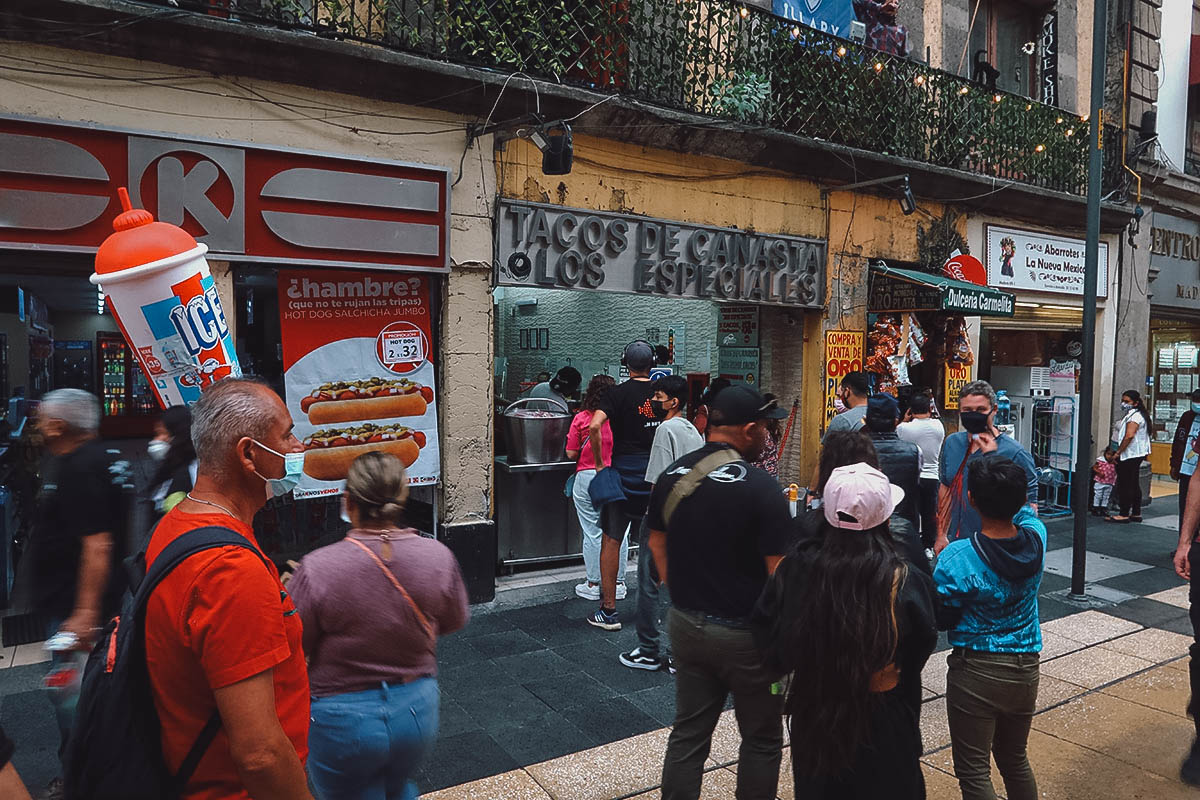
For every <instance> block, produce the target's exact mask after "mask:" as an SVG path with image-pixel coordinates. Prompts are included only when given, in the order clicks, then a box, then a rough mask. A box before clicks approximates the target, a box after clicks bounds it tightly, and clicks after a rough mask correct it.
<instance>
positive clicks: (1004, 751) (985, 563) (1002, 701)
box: [933, 457, 1046, 800]
mask: <svg viewBox="0 0 1200 800" xmlns="http://www.w3.org/2000/svg"><path fill="white" fill-rule="evenodd" d="M967 469H968V471H969V474H968V481H969V483H968V485H969V486H970V494H969V497H970V501H971V504H972V505H973V506H974V507H975V508H976V509H977V510H978V511H979V515H980V517H981V519H982V523H981V529H980V530H978V531H975V532H973V533H972V534H971V535H969V536H968V537H966V538H964V539H959V540H957V541H954V542H951V543H950V545H948V546H947V547H946V549H945V550H943V551H942V554H941V557H940V558H939V559H938V564H937V569H936V570H934V573H933V580H934V583H935V584H936V585H937V596H938V600H939V602H940V605H941V607H940V608H939V611H938V616H939V623H940V627H942V628H944V629H946V630H948V631H949V632H950V644H951V645H952V646H953V648H954V649H953V651H952V652H951V653H950V656H949V658H948V659H947V660H948V663H949V666H950V669H949V671H948V672H947V674H946V711H947V716H948V718H949V723H950V740H951V749H952V752H953V755H954V773H955V775H957V776H958V783H959V787H960V788H961V790H962V796H963V800H995V798H996V792H995V789H994V788H993V786H992V778H991V759H990V755H991V754H992V753H994V754H995V757H996V766H997V767H999V769H1000V775H1001V776H1002V777H1003V778H1004V789H1005V792H1006V794H1007V796H1008V798H1009V800H1037V797H1038V791H1037V782H1036V780H1035V779H1034V777H1033V770H1032V769H1031V768H1030V766H1029V758H1028V756H1027V754H1026V749H1025V746H1026V742H1027V741H1028V739H1029V726H1030V724H1031V722H1032V721H1033V712H1034V707H1035V705H1036V703H1037V692H1038V661H1039V656H1038V654H1039V653H1040V652H1041V649H1042V631H1041V625H1040V623H1039V622H1038V586H1039V585H1040V584H1041V580H1042V562H1043V558H1044V556H1045V552H1046V526H1045V525H1043V524H1042V522H1041V521H1040V520H1038V518H1037V515H1036V514H1035V513H1034V511H1033V509H1031V508H1030V507H1029V506H1027V505H1026V504H1025V502H1026V478H1025V471H1024V470H1023V469H1021V467H1019V466H1017V465H1016V464H1014V463H1013V462H1012V461H1009V460H1008V459H1005V458H997V457H993V458H985V459H979V460H977V461H973V462H971V463H970V464H969V465H968V467H967Z"/></svg>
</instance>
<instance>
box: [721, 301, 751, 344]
mask: <svg viewBox="0 0 1200 800" xmlns="http://www.w3.org/2000/svg"><path fill="white" fill-rule="evenodd" d="M717 344H718V345H720V346H721V347H758V306H737V305H724V304H722V305H720V306H718V307H717Z"/></svg>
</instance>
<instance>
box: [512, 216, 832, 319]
mask: <svg viewBox="0 0 1200 800" xmlns="http://www.w3.org/2000/svg"><path fill="white" fill-rule="evenodd" d="M496 282H497V284H499V285H501V286H533V287H537V286H541V287H545V288H548V289H553V288H557V289H577V290H583V291H599V292H618V293H624V294H646V295H657V296H660V297H684V298H701V299H709V300H716V301H736V302H740V303H753V304H756V305H778V306H791V307H800V308H821V307H822V306H823V304H824V295H825V242H824V241H821V240H819V239H805V238H801V237H797V236H785V235H782V234H761V233H755V232H751V231H743V230H737V229H736V228H715V227H709V226H700V225H693V224H690V223H686V222H673V221H667V220H658V219H651V218H649V217H642V216H637V215H634V214H616V213H611V212H604V211H586V210H579V209H570V208H562V207H560V206H552V205H545V204H541V203H526V202H522V201H517V200H501V201H500V203H499V207H498V209H497V220H496Z"/></svg>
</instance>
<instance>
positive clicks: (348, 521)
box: [341, 495, 354, 525]
mask: <svg viewBox="0 0 1200 800" xmlns="http://www.w3.org/2000/svg"><path fill="white" fill-rule="evenodd" d="M341 517H342V522H344V523H346V524H347V525H353V524H354V520H352V519H350V512H349V511H348V510H346V496H345V495H342V513H341Z"/></svg>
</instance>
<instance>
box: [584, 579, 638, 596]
mask: <svg viewBox="0 0 1200 800" xmlns="http://www.w3.org/2000/svg"><path fill="white" fill-rule="evenodd" d="M575 594H577V595H579V596H580V597H582V598H583V599H584V600H599V599H600V584H598V583H591V582H589V581H584V582H583V583H577V584H575ZM626 594H628V590H627V589H626V588H625V582H624V581H621V582H620V583H618V584H617V599H618V600H624V599H625V595H626Z"/></svg>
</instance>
